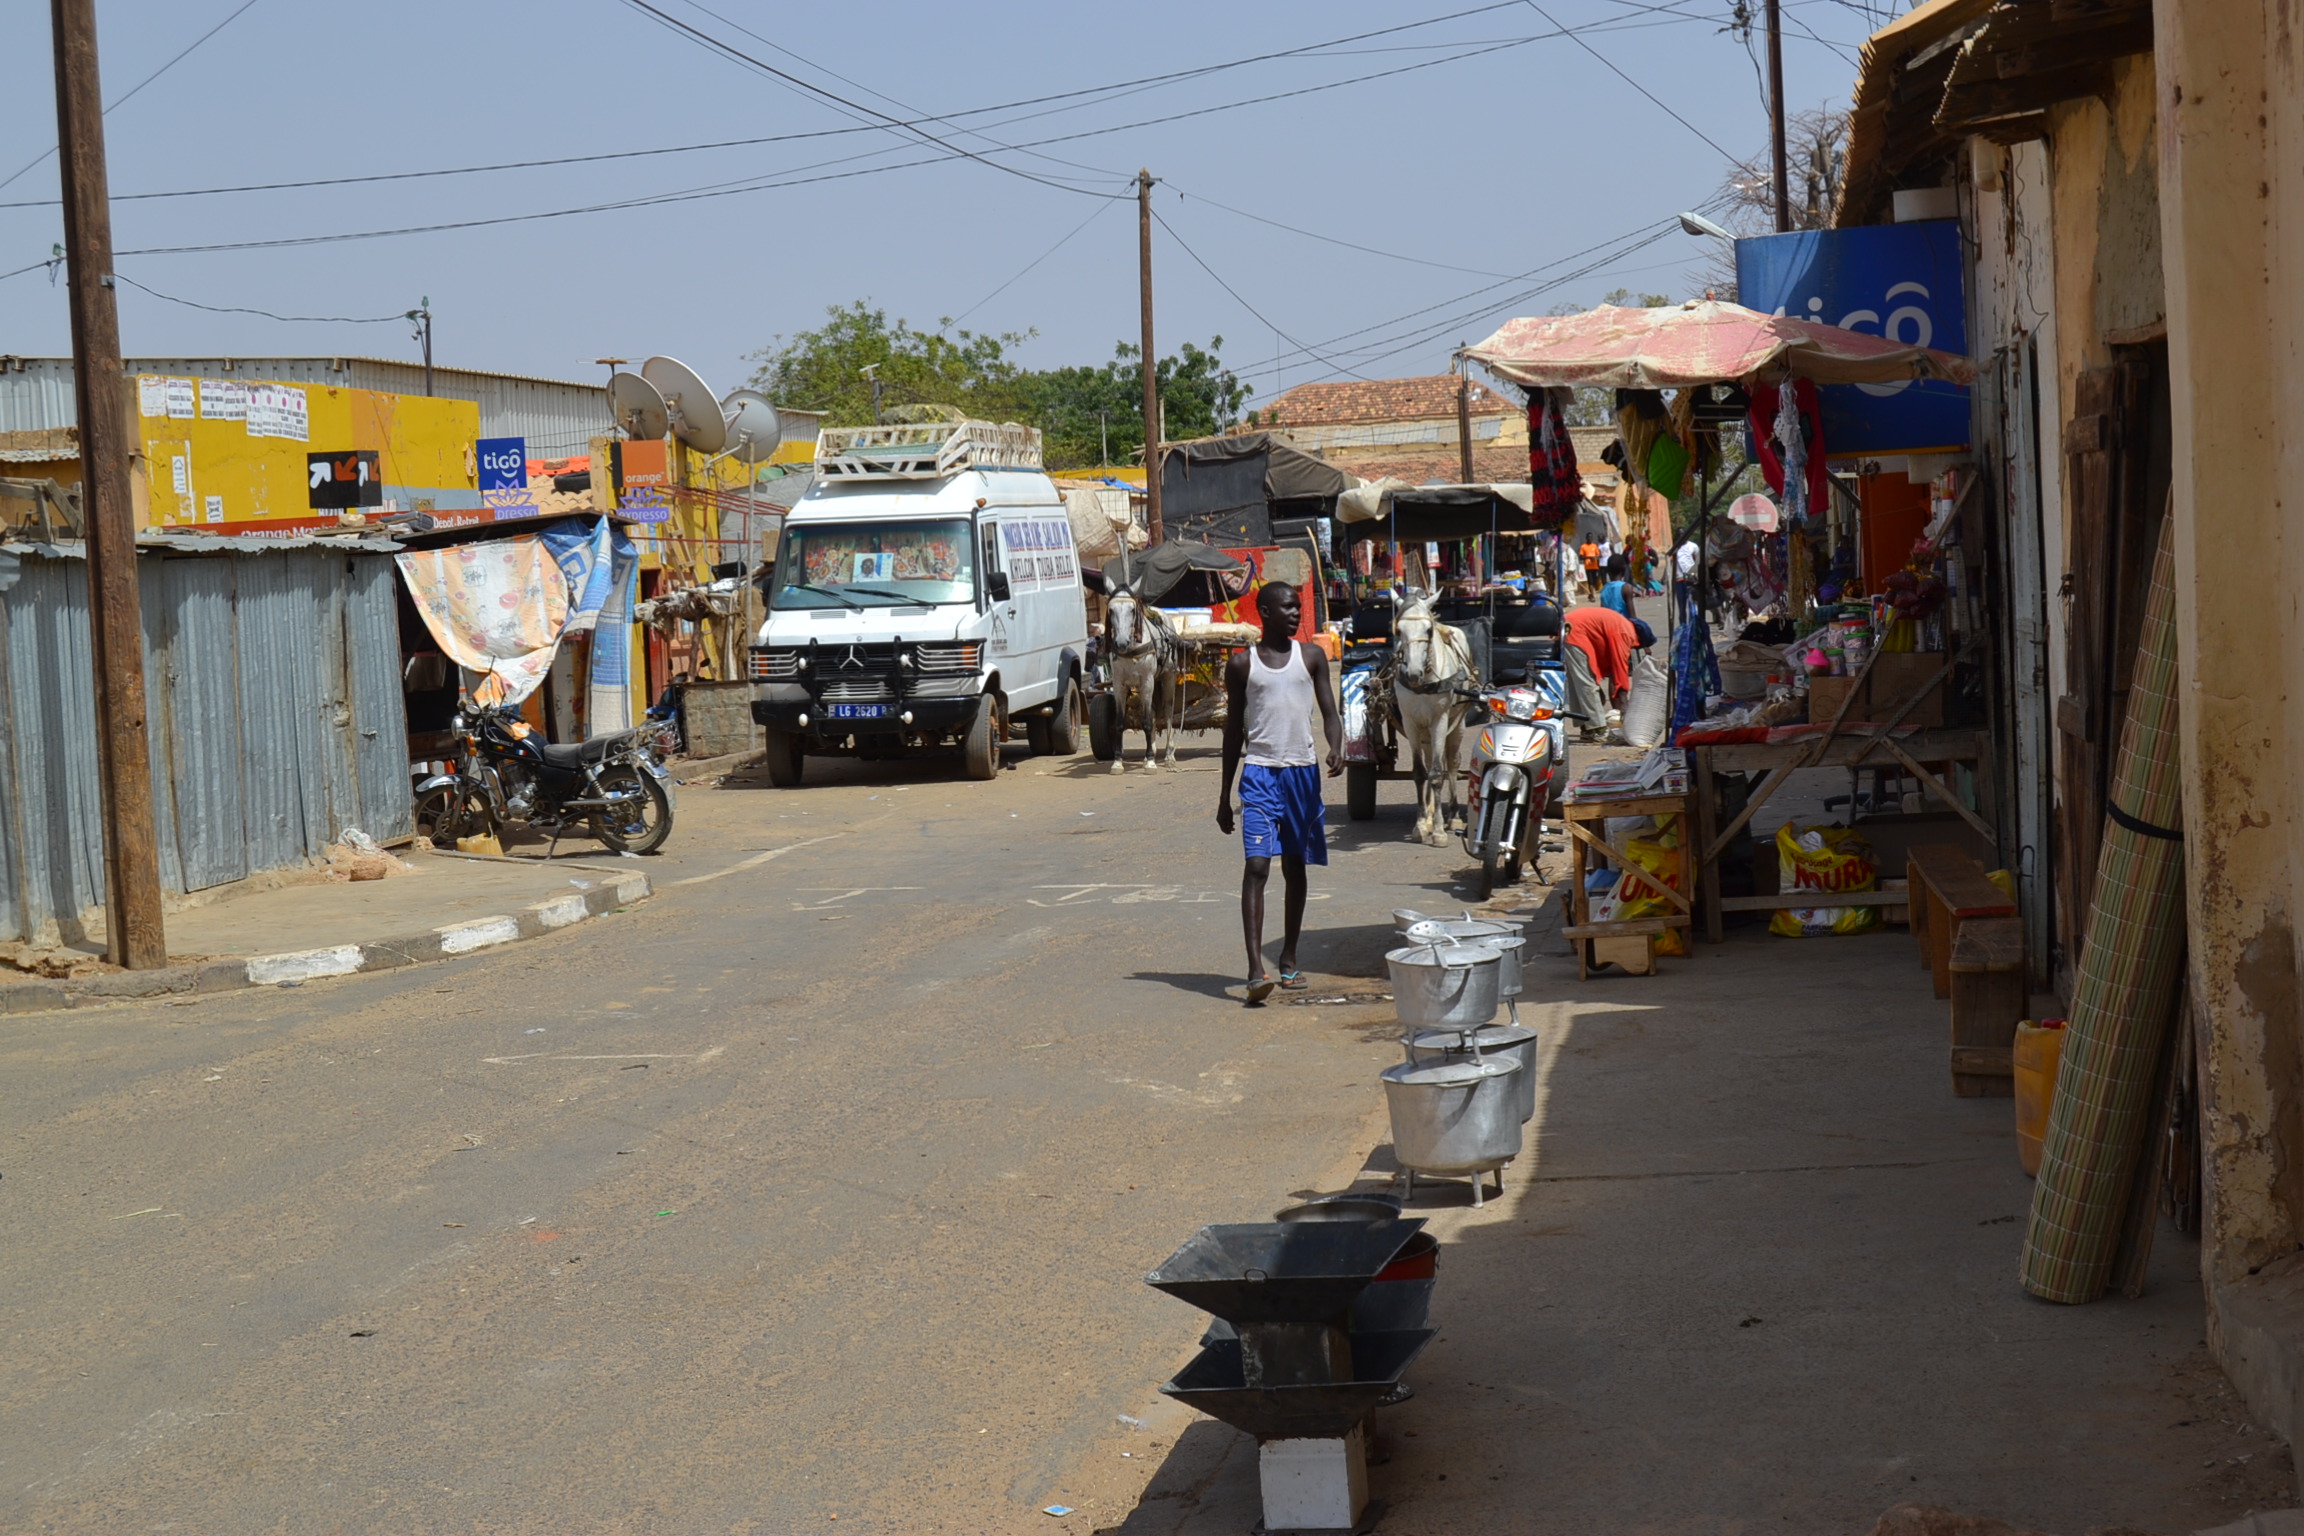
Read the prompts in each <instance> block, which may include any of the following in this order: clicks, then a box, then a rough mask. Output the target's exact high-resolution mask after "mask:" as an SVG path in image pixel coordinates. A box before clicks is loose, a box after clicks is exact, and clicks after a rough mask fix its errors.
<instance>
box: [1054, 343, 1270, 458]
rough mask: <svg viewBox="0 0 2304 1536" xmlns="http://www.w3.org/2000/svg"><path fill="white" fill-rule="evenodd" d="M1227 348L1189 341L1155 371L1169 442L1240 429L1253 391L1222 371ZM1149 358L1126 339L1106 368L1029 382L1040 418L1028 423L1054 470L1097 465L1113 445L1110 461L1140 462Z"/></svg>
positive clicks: (1056, 370) (1070, 371)
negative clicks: (1039, 437) (1243, 410)
mask: <svg viewBox="0 0 2304 1536" xmlns="http://www.w3.org/2000/svg"><path fill="white" fill-rule="evenodd" d="M1223 345H1224V338H1223V337H1221V336H1211V337H1209V338H1208V345H1207V346H1206V347H1205V348H1203V347H1199V346H1196V345H1194V344H1193V343H1191V342H1189V341H1187V342H1185V343H1184V344H1183V345H1182V346H1180V347H1178V348H1177V350H1176V351H1175V352H1173V353H1171V354H1169V355H1168V356H1166V357H1163V358H1161V359H1160V361H1159V362H1158V363H1157V364H1156V365H1155V366H1154V368H1153V380H1154V387H1155V388H1157V389H1158V390H1159V392H1160V405H1161V413H1162V415H1163V416H1165V417H1166V440H1167V441H1169V442H1180V441H1182V440H1184V439H1187V438H1194V437H1212V436H1214V435H1215V434H1217V433H1219V432H1225V431H1229V430H1230V429H1231V428H1233V427H1236V426H1238V425H1239V424H1240V411H1241V407H1242V406H1244V405H1246V404H1247V402H1248V396H1249V394H1250V389H1249V386H1248V385H1246V384H1243V383H1242V382H1241V381H1240V378H1239V376H1238V375H1237V374H1235V373H1233V371H1232V370H1231V369H1229V368H1227V367H1225V366H1224V361H1223V358H1222V357H1221V356H1220V355H1219V349H1221V348H1222V347H1223ZM1143 355H1144V354H1143V349H1142V348H1140V347H1135V346H1131V345H1129V344H1128V343H1127V342H1120V343H1118V344H1117V345H1115V346H1114V347H1113V349H1112V361H1110V362H1108V363H1106V364H1104V365H1103V366H1102V367H1097V368H1090V367H1072V368H1053V369H1049V370H1048V371H1046V372H1044V373H1035V374H1031V375H1029V376H1028V377H1027V380H1026V384H1027V388H1028V389H1029V390H1030V391H1031V392H1032V398H1033V407H1034V414H1032V415H1031V416H1029V417H1027V418H1025V419H1026V420H1027V421H1028V422H1029V423H1030V424H1031V425H1033V426H1037V427H1038V428H1040V430H1041V432H1042V433H1043V434H1044V436H1045V438H1046V442H1047V451H1048V462H1049V464H1050V465H1051V466H1053V467H1055V468H1059V469H1072V468H1079V467H1081V466H1084V465H1089V464H1094V463H1096V462H1098V460H1099V457H1100V456H1101V455H1102V454H1103V453H1104V452H1105V444H1106V443H1107V442H1109V444H1110V456H1111V462H1113V463H1115V464H1126V463H1129V462H1131V461H1141V460H1142V458H1143V457H1144V383H1143V378H1144V375H1143V367H1142V364H1141V363H1140V362H1139V361H1138V360H1139V359H1140V358H1141V357H1142V356H1143Z"/></svg>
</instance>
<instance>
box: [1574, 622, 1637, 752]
mask: <svg viewBox="0 0 2304 1536" xmlns="http://www.w3.org/2000/svg"><path fill="white" fill-rule="evenodd" d="M1639 648H1640V632H1639V631H1638V630H1636V629H1634V628H1633V627H1632V621H1631V620H1630V619H1628V618H1626V617H1624V615H1622V614H1620V613H1618V612H1617V611H1616V610H1615V609H1613V608H1601V607H1597V606H1595V607H1590V608H1571V609H1569V610H1568V612H1567V614H1566V615H1565V616H1563V617H1562V619H1561V621H1560V655H1561V659H1562V660H1564V661H1565V662H1566V663H1567V664H1568V713H1569V715H1571V716H1572V717H1574V719H1575V720H1576V722H1577V724H1579V725H1581V726H1582V727H1583V728H1584V739H1585V740H1586V741H1602V740H1605V739H1606V738H1607V734H1608V726H1609V723H1610V722H1609V719H1608V714H1609V711H1610V710H1614V709H1621V708H1623V705H1624V700H1625V698H1626V696H1627V695H1628V694H1629V693H1630V691H1631V688H1632V653H1633V652H1634V651H1636V650H1638V649H1639Z"/></svg>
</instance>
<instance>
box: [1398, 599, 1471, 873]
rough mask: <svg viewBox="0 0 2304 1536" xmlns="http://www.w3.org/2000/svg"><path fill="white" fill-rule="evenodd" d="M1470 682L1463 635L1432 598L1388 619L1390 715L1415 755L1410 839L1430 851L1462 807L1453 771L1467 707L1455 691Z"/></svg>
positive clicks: (1445, 835)
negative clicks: (1415, 812) (1437, 612)
mask: <svg viewBox="0 0 2304 1536" xmlns="http://www.w3.org/2000/svg"><path fill="white" fill-rule="evenodd" d="M1472 681H1473V677H1472V646H1471V643H1470V642H1469V641H1467V640H1466V639H1465V638H1464V631H1462V630H1460V629H1457V628H1455V627H1454V626H1453V625H1449V624H1443V623H1441V622H1440V621H1439V620H1438V619H1437V618H1435V617H1434V616H1433V613H1432V598H1431V596H1430V595H1429V594H1419V595H1418V596H1417V597H1416V598H1415V599H1414V600H1413V601H1411V602H1410V603H1409V604H1408V606H1407V607H1405V608H1403V609H1401V610H1400V614H1399V616H1398V617H1397V618H1395V619H1394V620H1393V621H1392V714H1393V718H1394V719H1396V720H1398V721H1399V723H1400V734H1401V735H1402V736H1404V737H1406V738H1407V739H1408V742H1409V745H1410V746H1411V747H1413V748H1414V750H1415V754H1416V785H1417V804H1418V807H1419V809H1420V811H1421V814H1420V815H1419V816H1418V818H1417V821H1416V831H1415V834H1414V835H1415V837H1416V839H1417V841H1419V842H1423V843H1428V844H1430V845H1432V846H1433V847H1438V846H1440V845H1441V844H1443V843H1445V842H1447V841H1448V827H1449V824H1450V823H1451V822H1452V821H1454V820H1455V818H1456V815H1457V813H1458V811H1459V810H1460V809H1461V808H1462V802H1461V801H1460V800H1459V799H1458V797H1457V787H1456V772H1457V759H1458V758H1459V757H1460V756H1461V755H1462V749H1463V744H1464V717H1465V713H1466V704H1465V699H1464V696H1463V695H1462V694H1461V693H1459V692H1458V691H1457V690H1458V689H1459V688H1462V687H1466V686H1468V685H1470V684H1471V683H1472Z"/></svg>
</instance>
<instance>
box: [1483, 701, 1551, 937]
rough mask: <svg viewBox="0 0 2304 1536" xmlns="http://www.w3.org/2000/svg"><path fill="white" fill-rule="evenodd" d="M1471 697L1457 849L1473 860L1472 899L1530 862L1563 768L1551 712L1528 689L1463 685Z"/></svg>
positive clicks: (1517, 873)
mask: <svg viewBox="0 0 2304 1536" xmlns="http://www.w3.org/2000/svg"><path fill="white" fill-rule="evenodd" d="M1465 692H1466V693H1468V694H1470V695H1471V696H1472V697H1473V698H1474V699H1476V700H1477V701H1478V702H1479V705H1480V715H1479V716H1478V717H1476V718H1475V719H1474V720H1472V721H1471V722H1468V723H1469V724H1473V725H1477V726H1478V727H1479V731H1480V734H1479V736H1478V738H1477V739H1475V740H1474V742H1473V744H1472V761H1471V764H1470V765H1469V766H1468V767H1467V768H1466V769H1465V771H1464V778H1465V804H1466V806H1467V810H1466V813H1465V816H1464V851H1465V852H1466V853H1468V854H1470V855H1471V856H1472V857H1473V858H1475V859H1478V860H1479V861H1480V899H1481V900H1482V901H1486V900H1487V899H1488V897H1489V895H1490V894H1491V893H1493V892H1494V891H1495V889H1496V888H1497V887H1498V886H1500V885H1510V884H1512V883H1513V882H1514V881H1516V880H1518V879H1519V878H1520V871H1521V870H1522V869H1523V868H1524V867H1525V866H1526V865H1528V864H1529V863H1530V862H1532V860H1533V858H1534V856H1535V851H1536V839H1537V837H1538V836H1539V835H1540V834H1541V832H1542V829H1543V825H1544V819H1543V813H1542V811H1541V809H1540V808H1541V807H1542V806H1544V805H1545V804H1546V803H1547V802H1548V801H1549V800H1550V798H1551V790H1552V777H1553V775H1554V774H1555V773H1556V772H1565V771H1566V764H1565V763H1564V762H1562V761H1560V760H1559V754H1558V750H1557V744H1556V743H1555V741H1554V740H1553V735H1554V731H1553V727H1552V725H1551V720H1552V710H1551V708H1550V707H1549V706H1548V705H1546V703H1545V701H1544V697H1543V695H1542V694H1540V693H1538V692H1537V691H1536V690H1535V689H1533V688H1523V687H1509V688H1488V689H1477V690H1475V689H1466V690H1465Z"/></svg>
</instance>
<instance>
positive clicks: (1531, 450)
mask: <svg viewBox="0 0 2304 1536" xmlns="http://www.w3.org/2000/svg"><path fill="white" fill-rule="evenodd" d="M1572 398H1573V394H1572V392H1571V391H1569V390H1566V389H1531V390H1530V391H1528V485H1529V489H1530V490H1531V491H1532V492H1533V493H1534V496H1535V500H1534V503H1533V504H1532V505H1531V506H1530V507H1529V509H1528V512H1529V515H1530V516H1531V517H1534V518H1536V519H1538V520H1540V521H1542V520H1550V521H1555V522H1556V521H1558V520H1560V519H1562V518H1564V517H1567V516H1568V515H1569V514H1571V513H1573V512H1574V511H1575V510H1576V503H1577V502H1578V501H1580V500H1582V499H1583V496H1584V477H1583V476H1582V474H1580V473H1579V472H1578V470H1577V468H1576V442H1575V439H1574V438H1572V437H1570V436H1569V435H1568V411H1567V407H1568V402H1569V401H1570V400H1571V399H1572Z"/></svg>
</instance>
